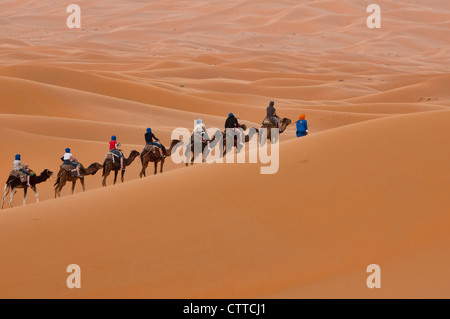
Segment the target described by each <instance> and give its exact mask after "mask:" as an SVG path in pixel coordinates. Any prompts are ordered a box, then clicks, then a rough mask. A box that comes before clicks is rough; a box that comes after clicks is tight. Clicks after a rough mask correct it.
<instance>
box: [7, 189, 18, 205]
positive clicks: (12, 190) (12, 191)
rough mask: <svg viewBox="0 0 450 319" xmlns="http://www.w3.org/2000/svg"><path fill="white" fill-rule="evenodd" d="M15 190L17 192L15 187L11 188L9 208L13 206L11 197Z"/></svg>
mask: <svg viewBox="0 0 450 319" xmlns="http://www.w3.org/2000/svg"><path fill="white" fill-rule="evenodd" d="M16 192H17V187H16V188H13V189H11V194H10V195H9V205H10V206H11V208H12V207H13V205H12V201H13V198H14V195H15V194H16Z"/></svg>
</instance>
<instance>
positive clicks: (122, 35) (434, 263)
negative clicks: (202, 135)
mask: <svg viewBox="0 0 450 319" xmlns="http://www.w3.org/2000/svg"><path fill="white" fill-rule="evenodd" d="M370 3H371V1H365V0H364V1H359V0H358V1H356V0H350V1H331V0H315V1H291V0H282V1H266V0H251V1H250V0H230V1H203V0H201V1H195V2H192V1H183V0H170V1H166V0H164V1H152V2H148V1H138V0H133V1H130V0H128V1H127V0H110V1H108V2H107V3H105V2H104V1H100V0H89V1H87V0H79V1H77V4H79V5H80V6H81V8H82V28H81V29H80V30H69V29H67V27H66V25H65V21H66V18H67V13H66V12H65V4H64V3H62V2H60V1H56V0H55V1H53V0H51V1H37V0H30V1H24V0H8V1H2V2H1V3H0V11H1V12H2V17H0V22H1V23H2V25H3V27H2V28H1V29H0V96H1V106H0V136H1V137H2V138H1V139H0V150H2V152H0V164H1V167H3V169H2V170H1V171H0V180H2V181H5V180H6V179H7V176H8V174H9V172H10V169H11V168H12V160H13V158H14V154H17V153H20V154H21V155H22V159H23V162H25V163H27V164H30V165H31V167H32V168H33V169H34V170H35V171H37V172H38V173H39V172H41V171H42V170H44V169H45V168H48V169H50V170H52V171H54V172H55V173H56V172H57V171H58V167H59V164H60V157H61V156H62V155H63V152H64V148H66V147H70V148H71V149H72V151H73V153H74V155H75V156H77V157H78V158H79V159H80V161H81V162H82V163H83V164H84V165H85V166H88V165H89V164H90V163H93V162H99V163H102V162H103V159H104V157H105V155H106V152H107V150H108V149H107V147H108V144H107V143H108V141H109V139H110V137H111V135H113V134H114V135H117V136H118V139H119V141H120V142H121V143H122V144H123V149H124V151H125V153H126V155H128V154H129V153H130V152H131V151H132V150H138V151H141V149H142V147H143V144H144V136H143V135H144V132H145V129H146V128H147V127H152V129H153V131H154V132H155V135H156V136H158V137H159V138H160V139H161V140H162V142H163V143H164V144H165V145H166V146H168V145H169V144H170V137H171V132H172V130H173V129H175V128H177V127H186V128H188V129H192V128H193V123H194V120H195V119H198V118H201V119H203V120H204V121H205V123H206V125H207V127H217V128H220V129H222V128H223V125H224V121H225V118H226V116H227V114H228V113H230V112H233V113H234V114H236V115H237V117H238V118H239V121H240V122H242V123H246V124H247V125H248V126H251V127H259V126H260V123H261V121H262V120H263V118H264V116H265V108H266V107H267V105H268V103H269V101H272V100H273V101H275V106H276V108H277V111H278V114H280V115H281V116H283V117H288V118H291V119H292V120H293V121H295V120H296V119H297V118H298V116H299V115H300V114H302V113H305V114H306V115H307V120H308V123H309V126H310V134H309V136H307V137H305V138H302V139H296V136H295V125H290V126H289V127H288V129H287V131H286V132H285V133H283V134H282V135H281V146H280V170H279V172H278V173H277V174H274V175H270V176H263V175H260V174H259V169H260V166H261V165H260V164H240V165H231V164H213V165H208V164H202V165H195V166H193V167H188V168H184V165H176V164H174V163H172V162H171V161H170V160H168V161H166V165H165V172H164V173H163V174H158V175H156V176H154V175H153V172H152V171H153V169H152V167H151V166H150V168H149V169H147V173H148V175H150V176H149V177H147V178H144V179H139V171H140V168H141V164H140V162H139V160H138V159H137V160H136V161H135V162H134V163H133V164H132V165H131V166H130V167H129V168H128V169H127V171H126V175H125V179H126V182H125V183H124V184H118V185H115V186H111V184H112V179H111V177H110V178H109V180H108V185H109V186H108V187H106V188H102V187H101V172H100V173H97V174H96V175H95V176H90V177H87V178H86V187H87V192H85V193H82V192H81V188H80V186H79V185H78V187H77V188H76V191H75V194H74V195H69V193H70V191H69V186H66V187H65V188H64V189H63V191H62V198H60V199H57V200H55V199H54V191H53V183H54V182H55V178H54V177H53V178H51V180H50V181H48V182H46V183H44V184H42V185H39V186H38V191H39V193H40V195H41V196H40V199H41V202H40V203H39V204H36V203H35V199H34V195H33V194H32V193H29V196H28V199H27V202H28V204H27V206H25V207H21V201H22V199H21V197H22V191H21V190H20V191H19V192H18V194H16V197H15V199H14V202H13V203H14V206H15V207H14V208H12V209H11V208H8V207H7V208H6V209H5V210H3V211H1V212H0V241H1V242H2V243H3V244H2V245H1V246H0V255H1V256H2V259H1V261H0V269H1V272H0V296H1V297H4V298H6V297H8V298H9V297H13V298H15V297H38V298H52V297H56V298H96V297H107V298H109V297H113V298H114V297H120V298H122V297H125V298H127V297H135V298H211V297H212V298H258V297H264V298H299V297H364V298H384V297H394V298H397V297H447V298H448V297H449V290H448V284H449V281H450V279H449V278H450V276H448V274H445V273H444V272H443V271H442V269H448V266H449V260H448V258H447V257H446V256H447V255H448V254H447V250H448V249H447V248H446V247H448V243H449V241H450V238H449V236H448V234H447V231H446V230H447V229H448V226H449V224H450V219H449V218H448V214H447V213H448V211H449V208H450V205H449V204H450V203H449V201H448V199H447V193H448V192H447V190H448V187H449V186H450V185H449V184H450V180H449V176H450V174H449V173H450V172H449V169H448V162H449V152H448V149H449V146H450V145H449V142H448V138H447V137H448V136H449V133H450V132H449V129H448V121H449V120H450V108H449V107H450V95H449V93H448V92H449V91H448V87H449V85H450V60H449V54H448V53H449V52H450V47H449V40H448V36H447V34H448V29H449V26H450V25H449V20H448V17H449V14H450V6H449V4H448V1H441V0H433V1H432V5H431V4H430V2H429V1H425V0H423V1H422V0H399V1H394V0H379V1H378V2H377V3H378V4H379V5H380V6H381V7H382V19H383V20H382V21H383V22H382V28H381V29H379V30H370V29H368V28H367V27H366V25H365V23H366V18H367V16H368V14H367V13H366V7H367V5H368V4H370ZM150 172H151V174H149V173H150ZM149 194H151V197H150V195H149ZM270 197H271V198H272V200H261V199H262V198H270ZM374 262H375V263H379V264H380V265H381V266H382V269H383V288H382V289H380V290H376V291H372V290H368V289H367V287H366V286H365V279H366V278H367V274H366V273H365V267H366V266H367V265H368V264H370V263H374ZM71 263H79V264H80V266H81V267H82V271H83V288H82V289H80V290H69V289H67V288H66V286H65V280H66V278H67V274H66V272H65V267H66V266H67V265H68V264H71ZM412 277H414V278H416V279H417V280H415V281H414V280H411V278H412Z"/></svg>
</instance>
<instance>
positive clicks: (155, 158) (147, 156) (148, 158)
mask: <svg viewBox="0 0 450 319" xmlns="http://www.w3.org/2000/svg"><path fill="white" fill-rule="evenodd" d="M179 143H180V141H179V140H172V143H171V144H170V148H169V149H166V152H165V154H164V155H166V157H167V156H171V155H172V150H173V149H174V148H177V147H178V146H180V144H179ZM155 147H156V146H151V148H150V149H149V150H144V151H142V153H141V156H140V157H141V163H142V170H141V172H140V173H139V177H141V178H142V176H144V177H145V176H146V175H145V170H146V169H147V166H148V163H149V162H153V163H154V165H155V172H154V174H155V175H156V173H157V171H158V162H161V165H160V173H162V172H163V166H164V161H165V158H164V157H161V156H160V155H159V152H156V153H155V151H156V150H155ZM161 151H162V150H161Z"/></svg>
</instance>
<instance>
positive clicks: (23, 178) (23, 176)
mask: <svg viewBox="0 0 450 319" xmlns="http://www.w3.org/2000/svg"><path fill="white" fill-rule="evenodd" d="M9 175H11V176H13V177H15V178H20V182H21V183H26V182H27V175H26V174H24V173H22V172H20V171H15V170H12V171H11V173H10V174H9Z"/></svg>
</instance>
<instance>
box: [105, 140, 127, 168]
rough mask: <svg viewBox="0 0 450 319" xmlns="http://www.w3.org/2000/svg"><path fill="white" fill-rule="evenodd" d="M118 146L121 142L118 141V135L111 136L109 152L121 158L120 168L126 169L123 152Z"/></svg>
mask: <svg viewBox="0 0 450 319" xmlns="http://www.w3.org/2000/svg"><path fill="white" fill-rule="evenodd" d="M118 147H120V143H117V137H116V136H115V135H113V136H111V141H110V142H109V152H110V153H113V154H115V155H117V156H118V157H119V158H120V169H121V170H123V171H124V170H125V167H124V166H123V154H122V152H121V151H120V150H119V149H118ZM113 156H114V155H113Z"/></svg>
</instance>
